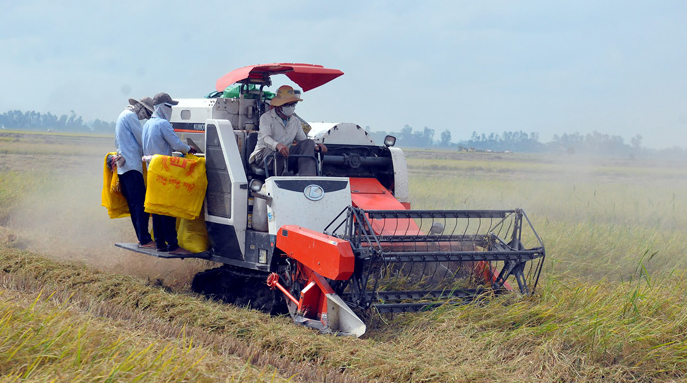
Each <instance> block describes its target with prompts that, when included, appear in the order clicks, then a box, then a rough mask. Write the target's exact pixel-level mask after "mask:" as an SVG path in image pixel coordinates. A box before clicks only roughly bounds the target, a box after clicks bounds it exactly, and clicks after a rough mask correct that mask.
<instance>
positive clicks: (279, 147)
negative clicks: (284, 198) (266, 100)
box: [249, 85, 327, 176]
mask: <svg viewBox="0 0 687 383" xmlns="http://www.w3.org/2000/svg"><path fill="white" fill-rule="evenodd" d="M299 101H303V100H302V99H300V98H298V97H297V96H296V95H295V94H294V92H293V88H292V87H290V86H288V85H283V86H280V87H279V89H278V90H277V95H276V96H275V97H274V98H272V100H271V101H270V105H271V106H272V108H271V109H270V110H269V111H267V112H265V113H264V114H263V115H262V116H260V130H259V131H258V142H257V144H256V145H255V150H253V153H251V155H250V159H249V161H250V162H251V163H254V164H256V165H258V166H259V167H261V168H262V167H264V166H265V161H267V167H268V169H269V170H272V168H273V167H274V164H273V163H272V159H273V158H274V157H273V156H272V154H273V153H275V152H277V156H276V157H277V168H278V169H277V175H279V174H281V173H282V170H283V163H284V161H283V159H284V158H287V157H288V156H289V154H300V155H305V156H308V157H300V158H298V175H301V176H314V175H317V167H316V164H315V159H314V157H315V151H316V150H317V151H321V152H322V153H326V152H327V147H326V146H324V144H321V143H318V144H315V142H314V141H313V140H311V139H309V138H308V137H307V136H306V135H305V133H304V132H303V129H302V124H301V121H300V120H299V119H298V118H296V117H292V116H293V114H294V112H295V110H296V103H298V102H299ZM294 139H295V140H296V144H295V145H293V141H294Z"/></svg>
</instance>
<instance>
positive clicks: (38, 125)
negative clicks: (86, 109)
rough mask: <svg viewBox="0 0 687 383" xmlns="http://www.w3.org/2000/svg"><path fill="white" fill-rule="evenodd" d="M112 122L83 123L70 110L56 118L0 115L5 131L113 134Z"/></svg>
mask: <svg viewBox="0 0 687 383" xmlns="http://www.w3.org/2000/svg"><path fill="white" fill-rule="evenodd" d="M114 126H115V124H114V122H106V121H101V120H98V119H96V120H95V121H93V122H91V123H84V121H83V118H82V117H81V116H77V115H76V113H75V112H74V111H73V110H72V111H70V114H69V116H67V115H66V114H63V115H61V116H57V115H55V114H52V113H50V112H48V113H39V112H36V111H33V110H31V111H27V112H22V111H20V110H10V111H8V112H5V113H3V114H0V127H3V128H6V129H21V130H54V131H56V132H75V133H87V132H97V133H113V132H114Z"/></svg>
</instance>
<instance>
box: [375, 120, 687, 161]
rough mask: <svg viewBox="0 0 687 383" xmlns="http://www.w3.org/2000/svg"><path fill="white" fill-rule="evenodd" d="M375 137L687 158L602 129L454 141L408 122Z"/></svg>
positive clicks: (426, 144) (405, 143)
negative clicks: (544, 136) (546, 139)
mask: <svg viewBox="0 0 687 383" xmlns="http://www.w3.org/2000/svg"><path fill="white" fill-rule="evenodd" d="M365 129H366V130H367V132H368V133H369V134H370V136H372V139H373V140H374V141H375V142H377V143H381V142H384V137H385V136H386V135H387V134H390V135H392V136H394V137H396V145H397V146H401V147H408V148H450V149H455V150H464V151H481V152H519V153H566V154H570V155H572V154H594V155H613V156H629V157H634V156H637V155H653V154H660V155H661V156H667V157H672V158H687V149H683V148H679V147H672V148H668V149H661V150H654V149H647V148H644V147H642V139H643V137H642V136H641V135H639V134H638V135H636V136H634V137H632V138H630V141H629V142H625V139H624V138H623V137H622V136H619V135H610V134H604V133H599V132H596V131H594V132H591V133H587V134H580V133H564V134H562V135H558V134H556V135H554V136H553V138H552V140H551V141H549V142H541V141H540V140H539V133H537V132H530V133H527V132H523V131H521V130H520V131H505V132H503V134H498V133H490V134H485V133H481V134H478V133H477V132H472V136H471V137H470V139H469V140H461V141H457V142H453V141H452V137H451V132H450V131H449V130H445V131H443V132H441V134H440V135H439V139H438V140H437V139H435V138H434V137H435V131H434V129H430V128H428V127H424V128H423V129H422V130H414V129H413V128H412V127H411V126H409V125H405V126H404V127H403V129H401V130H400V131H398V132H393V131H392V132H388V133H387V132H385V131H372V130H371V129H370V127H369V126H368V127H366V128H365Z"/></svg>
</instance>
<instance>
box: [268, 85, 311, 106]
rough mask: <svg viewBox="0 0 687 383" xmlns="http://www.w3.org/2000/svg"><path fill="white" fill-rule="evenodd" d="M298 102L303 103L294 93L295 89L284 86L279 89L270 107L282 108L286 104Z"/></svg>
mask: <svg viewBox="0 0 687 383" xmlns="http://www.w3.org/2000/svg"><path fill="white" fill-rule="evenodd" d="M294 101H296V102H298V101H303V100H301V99H300V98H298V97H296V95H295V94H294V92H293V88H292V87H290V86H288V85H282V86H280V87H279V89H277V95H276V96H274V98H273V99H272V101H270V105H272V106H282V105H284V104H288V103H290V102H294Z"/></svg>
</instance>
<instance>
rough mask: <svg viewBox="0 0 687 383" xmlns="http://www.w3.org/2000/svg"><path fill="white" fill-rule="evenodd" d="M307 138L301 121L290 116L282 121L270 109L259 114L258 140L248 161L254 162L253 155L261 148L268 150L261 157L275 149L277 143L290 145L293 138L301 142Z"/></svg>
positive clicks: (275, 112)
mask: <svg viewBox="0 0 687 383" xmlns="http://www.w3.org/2000/svg"><path fill="white" fill-rule="evenodd" d="M307 138H308V137H307V136H306V135H305V133H304V132H303V126H302V124H301V121H300V120H299V119H298V118H297V117H295V116H291V117H290V118H289V119H288V120H286V122H284V120H283V119H282V118H281V117H279V115H278V114H277V111H276V109H271V110H269V111H268V112H265V113H263V115H262V116H260V130H259V131H258V142H257V144H256V145H255V150H253V153H251V155H250V162H254V159H255V156H256V155H257V154H258V153H260V152H261V151H263V150H267V151H269V152H268V153H265V156H263V158H265V157H267V156H269V155H270V154H272V153H273V152H275V151H277V144H283V145H286V146H291V144H293V140H294V139H295V140H296V141H297V142H301V141H304V140H306V139H307Z"/></svg>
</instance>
